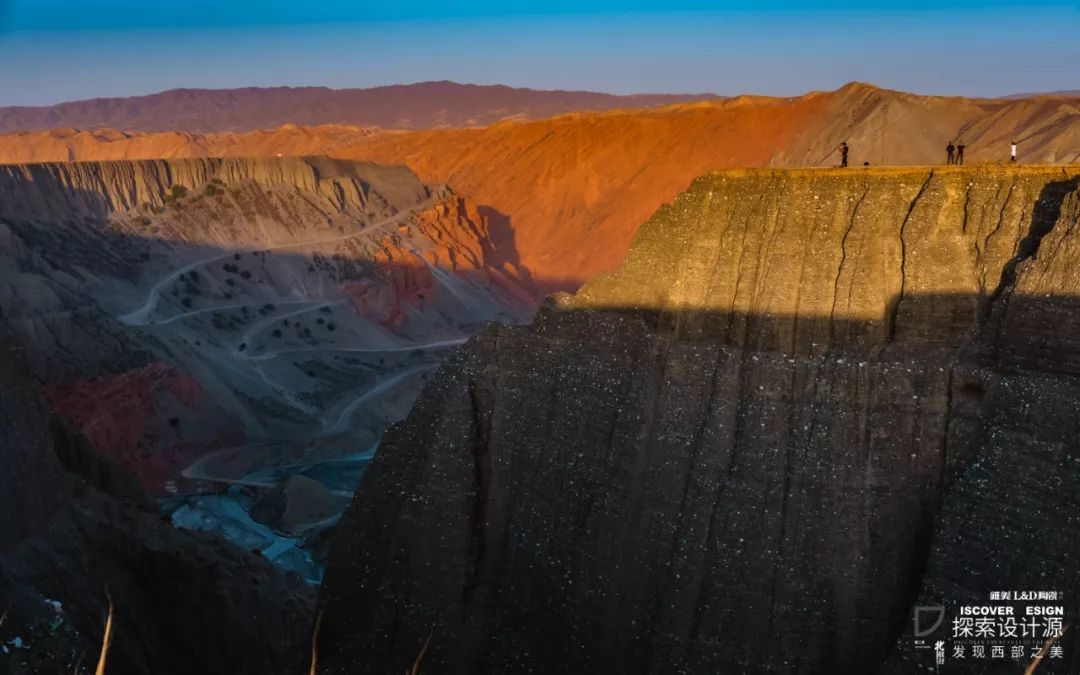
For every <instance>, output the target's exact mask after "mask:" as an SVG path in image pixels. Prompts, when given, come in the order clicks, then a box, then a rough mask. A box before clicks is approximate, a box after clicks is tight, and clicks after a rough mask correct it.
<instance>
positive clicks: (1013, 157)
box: [1009, 141, 1016, 163]
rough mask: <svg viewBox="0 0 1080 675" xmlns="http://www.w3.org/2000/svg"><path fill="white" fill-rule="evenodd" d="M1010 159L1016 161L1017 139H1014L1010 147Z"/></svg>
mask: <svg viewBox="0 0 1080 675" xmlns="http://www.w3.org/2000/svg"><path fill="white" fill-rule="evenodd" d="M1009 161H1010V162H1013V163H1016V141H1013V142H1012V145H1011V146H1010V147H1009Z"/></svg>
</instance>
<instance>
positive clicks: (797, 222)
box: [319, 167, 1080, 674]
mask: <svg viewBox="0 0 1080 675" xmlns="http://www.w3.org/2000/svg"><path fill="white" fill-rule="evenodd" d="M1078 225H1080V171H1078V170H1076V169H1075V168H1051V167H1032V168H998V167H983V168H951V167H950V168H943V169H937V170H929V169H902V168H898V169H869V170H866V171H841V170H813V171H811V170H779V169H775V170H767V169H761V170H737V171H721V172H714V173H709V174H707V175H704V176H702V177H700V178H698V179H697V180H695V181H694V182H693V183H692V185H691V186H690V187H689V189H687V190H686V191H684V192H683V193H681V194H680V195H679V196H678V198H677V199H675V200H674V201H673V202H672V203H670V204H667V205H664V206H662V207H661V208H660V209H659V210H658V211H657V212H656V213H655V214H654V215H653V216H652V217H651V218H650V219H649V220H648V221H647V222H646V223H645V224H644V225H643V226H642V227H641V229H640V230H639V231H638V233H637V234H636V236H635V238H634V241H633V245H632V246H631V248H630V252H629V254H628V255H627V257H626V259H625V261H624V262H623V263H622V265H621V266H620V267H619V268H618V269H617V270H616V271H614V272H612V273H609V274H604V275H601V276H599V277H597V278H596V279H594V280H592V281H590V282H588V283H586V284H585V285H584V286H583V287H582V288H581V289H580V290H579V291H578V292H577V293H576V294H575V295H568V294H558V295H555V296H553V297H552V298H550V299H549V300H547V301H546V302H545V303H544V304H543V306H542V307H541V309H540V311H539V314H538V315H537V317H536V318H535V320H534V321H533V322H532V323H531V324H530V325H518V326H512V325H495V326H491V327H488V328H486V329H484V330H483V331H482V332H481V333H480V334H479V335H478V336H476V337H475V338H473V339H472V340H471V341H470V342H468V343H467V344H466V345H465V346H464V347H463V348H462V349H461V350H459V351H458V352H456V353H455V354H454V355H453V356H451V357H450V358H449V359H448V360H447V362H446V363H445V364H444V365H443V367H442V368H441V369H440V370H439V372H438V373H437V374H436V375H435V377H434V378H433V379H432V380H431V381H430V382H429V383H428V385H427V386H426V387H425V389H424V391H423V393H422V394H421V395H420V397H419V399H418V401H417V403H416V404H415V406H414V407H413V409H412V411H411V412H410V414H409V416H408V417H407V419H406V420H405V421H404V422H403V423H401V424H398V425H395V426H394V427H392V428H391V429H390V430H389V431H388V432H387V434H386V436H385V438H384V441H383V444H382V446H381V448H380V452H379V454H378V455H377V456H376V457H375V459H374V462H373V463H372V465H371V467H369V469H368V471H367V472H366V473H365V475H364V477H363V479H362V482H361V485H360V488H359V490H358V491H357V493H356V496H355V497H354V499H353V502H352V504H351V506H350V507H349V510H348V511H347V513H346V516H345V519H344V521H343V524H342V526H341V528H340V530H339V534H338V538H337V541H336V544H335V547H334V549H333V552H332V555H331V558H330V562H329V566H328V570H327V575H326V579H325V581H324V584H323V586H322V590H321V608H320V612H321V615H322V621H321V632H320V635H319V649H320V658H321V661H320V670H319V672H323V673H343V674H344V673H384V672H400V671H402V670H407V669H408V668H409V667H410V664H412V663H414V661H415V659H416V658H417V654H418V653H422V654H423V666H424V672H431V673H489V672H490V673H496V672H498V673H505V672H512V673H524V672H626V673H670V672H785V673H818V672H852V673H856V672H857V673H870V672H879V671H880V672H887V673H910V672H916V671H919V670H920V669H924V668H927V667H932V664H928V663H927V662H926V661H925V659H927V658H932V655H931V654H930V653H927V652H922V653H917V652H916V651H915V650H913V648H912V642H911V641H910V639H908V638H909V637H910V635H908V637H904V636H903V635H902V634H903V633H904V631H905V628H904V627H905V625H908V626H910V620H909V617H910V613H911V611H912V605H913V603H916V602H918V604H925V605H945V606H948V607H956V606H958V605H960V604H964V603H968V604H973V603H974V604H985V599H986V598H987V597H988V595H987V594H988V592H990V591H992V590H995V589H1009V588H1021V589H1027V588H1038V589H1043V588H1054V589H1059V590H1060V592H1061V593H1062V594H1063V595H1062V596H1061V597H1062V598H1064V603H1065V605H1066V609H1065V612H1066V614H1067V615H1071V614H1073V613H1075V612H1076V611H1078V610H1080V607H1078V606H1077V604H1076V598H1077V597H1080V595H1078V592H1080V579H1078V577H1077V575H1076V568H1075V562H1076V560H1078V559H1080V549H1078V548H1077V540H1076V538H1075V537H1073V536H1071V535H1070V534H1069V533H1072V532H1075V531H1076V529H1077V527H1080V502H1078V501H1077V498H1076V495H1077V494H1078V492H1077V489H1076V488H1077V477H1078V476H1080V473H1078V472H1077V466H1078V461H1080V448H1078V446H1077V443H1076V438H1077V431H1078V428H1077V424H1078V418H1077V416H1076V413H1075V409H1076V405H1077V401H1080V385H1078V384H1077V378H1076V376H1077V374H1078V373H1080V371H1078V370H1077V368H1078V363H1080V361H1078V358H1077V357H1078V354H1080V343H1078V342H1077V338H1076V335H1077V334H1078V328H1080V325H1078V321H1080V319H1078V317H1080V314H1078V313H1077V311H1076V310H1077V298H1078V296H1080V286H1078V283H1080V277H1078V276H1077V274H1076V269H1077V260H1078V258H1077V256H1078V255H1080V241H1078V240H1077V232H1078ZM1071 633H1072V634H1067V635H1066V637H1065V642H1067V644H1066V646H1065V653H1066V654H1067V659H1066V660H1065V661H1063V662H1058V663H1054V662H1052V661H1051V662H1049V663H1047V662H1044V664H1043V665H1042V666H1041V667H1040V672H1043V671H1045V672H1054V673H1058V672H1061V673H1064V672H1074V669H1075V667H1076V654H1077V651H1076V648H1077V646H1078V645H1077V638H1076V634H1075V632H1071ZM920 659H923V660H920ZM1026 665H1027V662H1026V660H1021V661H1019V662H1017V661H1013V660H1011V659H1007V660H1003V661H1001V662H998V663H993V662H980V663H971V664H965V663H963V662H955V661H953V662H950V666H949V668H947V669H946V670H945V671H943V672H980V673H998V672H1001V673H1005V672H1017V671H1018V670H1022V669H1023V668H1024V667H1025V666H1026Z"/></svg>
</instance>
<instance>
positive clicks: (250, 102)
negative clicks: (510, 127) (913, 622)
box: [0, 81, 721, 133]
mask: <svg viewBox="0 0 1080 675" xmlns="http://www.w3.org/2000/svg"><path fill="white" fill-rule="evenodd" d="M719 98H721V97H719V96H717V95H715V94H634V95H627V96H620V95H616V94H604V93H598V92H591V91H561V90H553V91H545V90H538V89H525V88H515V87H508V86H504V85H475V84H459V83H457V82H447V81H439V82H420V83H416V84H404V85H392V86H385V87H372V88H367V89H330V88H327V87H269V88H261V87H244V88H239V89H172V90H168V91H163V92H159V93H156V94H149V95H146V96H131V97H124V98H96V99H87V100H83V101H70V102H65V103H58V104H56V105H51V106H35V107H30V106H11V107H2V108H0V133H10V132H15V131H35V130H41V129H54V128H59V127H76V128H83V129H85V128H101V127H108V128H113V129H123V130H125V131H147V132H154V131H185V132H201V133H206V132H214V131H250V130H253V129H263V128H267V127H276V126H281V125H283V124H299V125H321V124H348V125H354V126H368V127H371V126H375V127H382V128H386V129H431V128H438V127H469V126H484V125H487V124H492V123H495V122H498V121H500V120H504V119H508V118H516V119H534V118H543V117H552V116H554V115H559V114H562V113H566V112H572V111H590V110H610V109H613V108H648V107H653V106H659V105H667V104H671V103H680V102H686V101H700V100H716V99H719Z"/></svg>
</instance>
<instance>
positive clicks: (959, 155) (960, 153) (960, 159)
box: [956, 141, 967, 164]
mask: <svg viewBox="0 0 1080 675" xmlns="http://www.w3.org/2000/svg"><path fill="white" fill-rule="evenodd" d="M966 147H967V146H966V145H964V142H963V141H957V142H956V163H957V164H963V163H964V148H966Z"/></svg>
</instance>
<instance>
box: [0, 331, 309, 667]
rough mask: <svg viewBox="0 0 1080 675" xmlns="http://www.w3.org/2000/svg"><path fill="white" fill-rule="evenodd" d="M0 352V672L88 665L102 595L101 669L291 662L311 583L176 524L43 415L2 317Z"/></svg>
mask: <svg viewBox="0 0 1080 675" xmlns="http://www.w3.org/2000/svg"><path fill="white" fill-rule="evenodd" d="M0 353H2V354H3V355H4V358H3V359H2V360H0V420H2V422H3V429H4V433H3V434H2V435H0V468H2V471H0V480H2V481H3V482H2V483H0V508H2V509H3V513H4V518H3V527H0V607H2V608H3V610H2V611H0V615H2V616H3V620H2V621H0V644H2V645H4V647H5V648H4V653H3V654H2V655H0V672H2V673H5V674H7V673H11V674H19V675H23V674H30V673H34V674H40V675H53V674H55V673H76V674H81V673H89V672H92V669H93V666H94V664H96V662H97V654H98V651H99V649H100V644H101V636H102V633H103V628H104V623H105V617H106V614H107V612H108V607H109V599H110V598H111V600H112V603H113V607H114V640H113V643H112V648H111V650H110V652H109V657H108V668H107V671H106V672H108V673H110V674H115V675H128V674H130V675H151V674H152V675H163V674H175V675H186V674H187V673H250V674H251V675H256V674H260V675H261V674H262V673H271V672H281V673H292V672H300V671H301V669H302V668H303V667H304V664H305V663H306V661H307V659H308V650H307V646H306V645H307V643H308V639H309V635H310V630H311V624H312V608H313V601H314V597H313V596H314V594H313V591H312V589H311V588H310V587H308V586H307V585H306V584H305V583H304V582H303V581H302V580H301V579H300V578H299V577H298V576H297V575H295V574H294V575H286V574H285V573H284V572H282V571H281V570H279V569H277V568H275V567H274V565H273V564H271V563H270V562H269V561H268V560H266V559H265V558H262V557H261V556H259V555H257V554H252V553H249V552H246V551H241V550H239V549H236V548H234V547H232V546H230V545H228V544H227V543H226V542H224V541H222V540H221V539H219V538H216V537H212V536H207V535H202V534H192V533H186V532H181V531H180V530H177V529H176V528H174V527H172V525H170V524H169V523H168V522H167V521H165V520H163V519H162V518H161V517H160V516H159V515H157V514H156V513H155V512H153V510H152V508H151V506H150V505H149V501H148V500H147V499H146V498H145V497H144V496H143V495H142V494H141V493H140V492H139V491H138V488H137V487H136V486H135V482H134V480H133V479H132V478H131V477H130V475H127V476H125V474H124V473H123V472H122V470H120V469H118V468H117V467H115V466H113V465H111V464H110V463H109V462H108V461H107V460H103V459H101V458H100V457H97V456H96V455H95V454H94V452H93V449H92V448H89V447H88V445H87V444H86V442H85V439H83V438H81V437H80V436H79V434H77V433H76V432H74V431H72V430H70V429H67V428H64V427H63V425H61V424H59V423H57V422H55V421H50V413H49V410H48V408H47V406H46V403H45V400H44V397H43V396H42V394H41V392H40V389H39V388H38V386H37V385H36V383H35V382H34V381H33V379H32V378H31V377H30V374H29V371H28V369H27V366H26V359H25V357H24V354H23V349H22V348H21V347H19V346H18V344H17V342H15V341H14V340H13V339H12V337H11V335H10V333H9V331H8V328H7V326H6V325H5V324H3V323H0ZM16 640H17V641H16ZM15 645H19V646H15ZM80 664H81V667H80Z"/></svg>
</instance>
